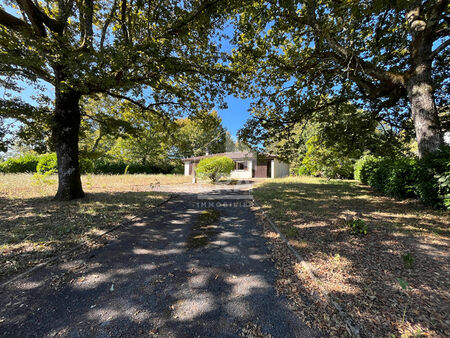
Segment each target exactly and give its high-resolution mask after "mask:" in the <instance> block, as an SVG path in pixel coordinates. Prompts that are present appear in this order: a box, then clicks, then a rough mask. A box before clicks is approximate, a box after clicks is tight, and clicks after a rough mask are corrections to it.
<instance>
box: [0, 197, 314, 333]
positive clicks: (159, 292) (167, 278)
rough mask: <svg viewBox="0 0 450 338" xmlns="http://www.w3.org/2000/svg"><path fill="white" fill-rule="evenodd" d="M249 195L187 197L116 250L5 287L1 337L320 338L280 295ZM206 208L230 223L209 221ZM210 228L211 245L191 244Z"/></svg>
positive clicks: (149, 218)
mask: <svg viewBox="0 0 450 338" xmlns="http://www.w3.org/2000/svg"><path fill="white" fill-rule="evenodd" d="M248 194H249V192H248V191H246V189H244V190H242V191H235V192H233V193H231V194H230V193H229V192H226V191H225V190H217V191H209V192H206V191H203V192H202V194H193V193H192V194H189V193H185V194H182V195H180V196H178V197H177V198H175V199H173V200H171V201H169V202H168V203H166V204H165V205H163V206H162V207H160V209H158V210H152V211H149V213H148V214H146V215H145V216H143V217H141V218H140V219H139V220H137V221H136V222H134V223H133V224H130V225H127V226H125V227H124V228H122V230H121V232H120V234H119V236H118V237H117V239H116V240H113V241H112V242H110V243H109V244H107V245H106V246H104V247H102V248H99V249H96V250H94V251H92V252H90V253H89V254H87V255H85V256H83V257H79V259H77V260H74V261H71V262H66V263H60V264H58V265H55V266H50V267H46V268H42V269H39V270H36V271H35V272H33V273H32V274H31V276H29V277H28V278H24V279H21V280H18V281H16V282H14V283H12V284H10V285H9V286H7V287H6V288H5V289H2V290H0V335H2V336H5V337H14V336H17V337H25V336H69V337H85V336H101V337H108V336H126V337H129V336H149V335H150V336H151V335H154V336H161V337H198V336H201V337H207V336H211V337H212V336H214V337H219V336H221V337H223V336H230V337H233V336H248V335H249V333H250V332H254V333H256V332H258V331H259V333H262V334H271V335H272V336H274V337H311V336H317V333H316V332H312V331H311V330H310V329H308V328H307V327H306V326H305V325H304V324H303V323H302V322H301V321H300V320H299V319H298V318H297V316H296V315H295V314H294V313H293V312H292V311H291V310H290V309H289V306H288V303H287V301H286V300H285V299H284V298H282V297H281V296H277V294H276V291H275V289H274V287H273V282H274V280H275V278H276V270H275V267H274V265H273V262H272V261H271V260H270V257H269V252H268V249H267V247H266V244H265V240H264V238H262V236H261V228H260V226H259V225H257V224H256V222H255V218H254V216H253V214H252V212H251V211H250V209H249V208H248V206H246V204H248V199H247V197H248ZM219 204H220V205H219ZM224 204H225V205H224ZM206 209H208V210H211V209H214V210H215V213H216V214H217V215H219V217H220V220H219V221H216V222H214V221H213V220H211V222H210V223H211V224H206V223H204V224H199V219H201V217H202V216H200V215H202V214H204V213H205V210H206ZM199 217H200V218H199ZM199 229H200V230H199ZM201 229H208V230H205V231H207V233H206V241H203V242H202V243H201V245H193V246H192V245H188V244H187V243H189V239H192V238H194V237H196V236H197V235H200V237H201V236H202V235H204V233H202V232H201V231H202V230H201ZM211 229H212V230H211ZM195 231H197V232H195ZM198 231H200V232H198ZM203 237H205V236H203Z"/></svg>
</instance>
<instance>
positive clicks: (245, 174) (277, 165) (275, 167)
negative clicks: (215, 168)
mask: <svg viewBox="0 0 450 338" xmlns="http://www.w3.org/2000/svg"><path fill="white" fill-rule="evenodd" d="M234 161H235V162H236V163H243V164H244V168H245V169H235V170H233V171H231V173H230V178H232V179H250V178H252V177H254V169H256V159H248V158H242V159H234ZM269 161H270V164H269V165H270V174H271V177H270V178H280V177H286V176H289V164H288V163H286V162H283V161H280V160H279V159H277V158H274V159H272V160H269ZM190 165H192V166H193V169H192V170H193V171H194V170H195V169H194V168H195V165H196V162H192V161H185V162H184V176H189V166H190Z"/></svg>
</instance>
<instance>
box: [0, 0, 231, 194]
mask: <svg viewBox="0 0 450 338" xmlns="http://www.w3.org/2000/svg"><path fill="white" fill-rule="evenodd" d="M229 5H230V4H227V3H226V2H222V1H217V0H211V1H196V0H188V1H183V2H180V1H175V0H162V1H135V0H129V1H128V0H113V1H107V0H100V1H92V0H86V1H75V0H60V1H46V2H45V3H36V2H33V1H31V0H17V1H5V2H4V3H3V6H2V7H0V53H1V55H2V58H1V59H0V84H1V85H2V86H3V87H4V88H6V89H8V90H13V91H16V92H17V91H19V92H20V91H21V88H20V85H21V84H25V85H33V86H35V87H36V88H37V89H39V85H40V84H41V83H47V84H48V85H50V86H52V87H53V88H54V102H52V100H50V99H49V97H48V95H45V89H46V88H45V87H44V88H42V89H43V94H42V95H41V96H40V97H39V98H38V99H39V101H40V102H46V103H48V105H39V106H38V107H34V106H32V105H30V104H29V103H28V102H24V100H22V99H20V98H19V97H14V96H12V95H10V97H7V98H6V99H2V100H1V101H0V110H1V111H2V115H3V116H4V117H13V118H16V119H18V120H19V121H21V122H23V123H33V124H35V125H36V124H40V123H44V124H48V125H50V129H51V137H52V143H53V144H54V146H55V150H56V153H57V156H58V175H59V181H58V183H59V185H58V187H59V188H58V193H57V196H56V197H57V198H58V199H71V198H76V197H81V196H83V191H82V188H81V181H80V178H79V164H78V133H79V129H80V121H81V114H82V111H80V105H79V103H80V100H81V99H82V97H84V96H89V95H95V94H99V93H101V94H105V95H109V96H112V97H115V98H119V99H121V100H125V101H128V102H130V103H132V104H134V105H136V106H138V107H139V108H140V109H141V111H143V112H145V113H147V114H152V115H154V116H158V117H159V118H160V119H167V120H171V119H173V118H174V117H176V116H180V115H183V114H188V113H190V112H191V113H192V112H198V111H199V110H204V109H209V108H211V107H212V105H213V104H214V103H217V101H216V100H217V99H219V98H220V94H221V93H222V92H223V91H224V90H225V89H226V85H225V83H228V82H229V81H228V80H229V74H230V73H229V72H228V71H226V70H225V68H224V67H223V66H222V64H221V63H220V62H219V61H220V60H221V58H222V57H224V55H222V53H221V52H220V51H219V47H218V45H217V43H216V42H214V41H213V39H211V36H212V35H213V34H214V32H215V29H216V28H217V27H220V25H222V23H223V20H224V18H225V17H224V15H223V12H224V9H225V6H229ZM219 84H221V85H220V86H219ZM219 102H220V101H219ZM97 117H98V118H101V114H99V115H98V116H97ZM33 129H36V128H33Z"/></svg>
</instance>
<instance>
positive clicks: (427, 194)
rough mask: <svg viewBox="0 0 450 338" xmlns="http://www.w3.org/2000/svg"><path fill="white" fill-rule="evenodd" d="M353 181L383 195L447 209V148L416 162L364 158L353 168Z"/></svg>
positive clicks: (449, 152) (449, 205) (449, 155)
mask: <svg viewBox="0 0 450 338" xmlns="http://www.w3.org/2000/svg"><path fill="white" fill-rule="evenodd" d="M354 175H355V179H358V180H359V181H361V182H362V183H363V184H367V185H370V186H371V187H373V188H374V189H376V190H378V191H380V192H382V193H384V194H385V195H388V196H392V197H397V198H408V197H411V198H419V199H421V200H422V201H423V202H424V203H425V204H427V205H430V206H432V207H446V208H447V209H450V148H449V147H443V149H442V150H441V151H438V152H436V153H433V154H430V155H428V156H426V157H425V158H424V159H422V160H419V159H417V158H413V157H398V158H387V157H386V158H375V157H373V156H364V157H362V158H361V159H360V160H358V161H357V163H356V165H355V172H354Z"/></svg>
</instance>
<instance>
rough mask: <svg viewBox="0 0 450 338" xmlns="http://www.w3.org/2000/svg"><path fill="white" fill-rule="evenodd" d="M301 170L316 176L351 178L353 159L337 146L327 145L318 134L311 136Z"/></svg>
mask: <svg viewBox="0 0 450 338" xmlns="http://www.w3.org/2000/svg"><path fill="white" fill-rule="evenodd" d="M306 146H307V148H308V151H307V152H306V155H305V157H304V159H303V161H302V167H301V170H302V172H304V173H307V172H309V173H311V174H312V175H314V176H323V177H327V178H349V177H351V175H352V172H353V159H352V158H350V157H348V156H345V154H344V153H343V152H342V151H340V149H337V148H335V147H327V146H326V145H325V144H324V143H323V142H321V141H320V140H319V137H318V136H313V137H311V138H310V139H309V140H308V141H307V142H306Z"/></svg>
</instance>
